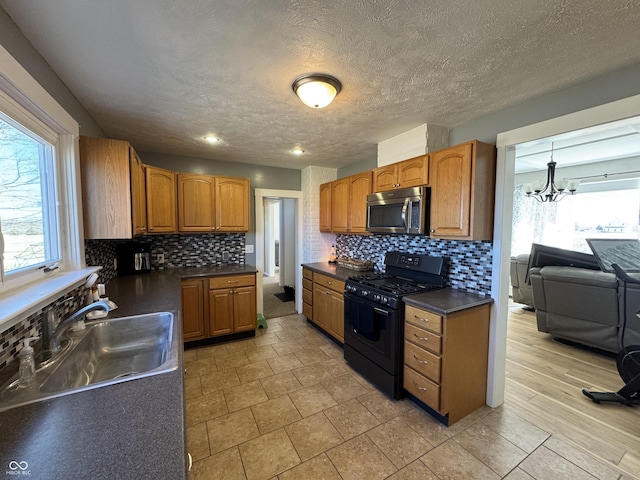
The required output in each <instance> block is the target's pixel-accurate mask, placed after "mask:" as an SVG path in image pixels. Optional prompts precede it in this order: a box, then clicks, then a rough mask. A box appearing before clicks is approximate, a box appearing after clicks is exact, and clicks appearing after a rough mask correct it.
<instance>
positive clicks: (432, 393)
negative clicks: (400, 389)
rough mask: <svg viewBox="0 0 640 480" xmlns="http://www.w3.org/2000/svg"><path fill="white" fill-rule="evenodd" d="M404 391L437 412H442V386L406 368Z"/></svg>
mask: <svg viewBox="0 0 640 480" xmlns="http://www.w3.org/2000/svg"><path fill="white" fill-rule="evenodd" d="M404 389H405V390H406V391H407V392H409V393H410V394H412V395H414V396H415V397H416V398H418V399H420V400H422V401H423V402H424V403H426V404H427V405H429V406H430V407H431V408H433V409H434V410H436V411H440V385H438V384H436V383H433V382H432V381H431V380H428V379H427V378H425V377H423V376H422V375H420V374H419V373H418V372H416V371H415V370H413V369H411V368H409V367H407V366H405V367H404Z"/></svg>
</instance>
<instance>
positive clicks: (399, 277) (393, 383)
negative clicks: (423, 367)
mask: <svg viewBox="0 0 640 480" xmlns="http://www.w3.org/2000/svg"><path fill="white" fill-rule="evenodd" d="M384 264H385V266H386V273H369V274H364V275H357V276H353V277H349V278H348V279H347V281H346V283H345V294H344V358H345V360H346V361H347V362H349V364H350V365H351V367H352V368H353V369H355V370H356V371H357V372H358V373H360V374H361V375H362V376H364V377H365V378H367V379H368V380H369V381H371V382H373V383H374V384H375V385H377V386H378V388H379V389H380V390H381V391H382V392H383V393H385V394H387V395H388V396H390V397H392V398H396V399H397V398H401V397H402V392H403V390H402V365H403V361H404V360H403V355H404V350H403V343H404V302H403V301H402V297H403V296H404V295H409V294H413V293H421V292H425V291H427V290H433V289H437V288H443V287H444V286H445V277H444V266H445V261H444V258H443V257H433V256H430V255H423V254H413V253H402V252H388V253H387V254H386V256H385V259H384Z"/></svg>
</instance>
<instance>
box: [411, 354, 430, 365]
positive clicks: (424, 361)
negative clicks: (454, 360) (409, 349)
mask: <svg viewBox="0 0 640 480" xmlns="http://www.w3.org/2000/svg"><path fill="white" fill-rule="evenodd" d="M413 358H415V359H416V360H417V362H418V363H423V364H425V365H427V364H428V363H429V362H427V361H426V360H420V359H419V358H418V357H416V356H415V355H414V356H413Z"/></svg>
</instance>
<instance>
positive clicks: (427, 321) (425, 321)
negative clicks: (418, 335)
mask: <svg viewBox="0 0 640 480" xmlns="http://www.w3.org/2000/svg"><path fill="white" fill-rule="evenodd" d="M413 317H414V318H416V319H418V320H422V321H423V322H424V323H429V319H428V318H420V317H419V316H418V315H414V316H413ZM414 335H415V334H414Z"/></svg>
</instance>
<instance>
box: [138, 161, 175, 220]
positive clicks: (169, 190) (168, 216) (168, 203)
mask: <svg viewBox="0 0 640 480" xmlns="http://www.w3.org/2000/svg"><path fill="white" fill-rule="evenodd" d="M145 173H146V181H147V228H148V230H149V233H174V232H176V231H177V222H176V174H175V172H172V171H170V170H165V169H163V168H157V167H150V166H146V168H145Z"/></svg>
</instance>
